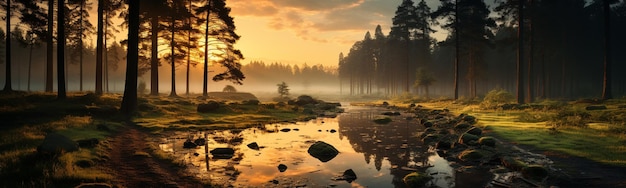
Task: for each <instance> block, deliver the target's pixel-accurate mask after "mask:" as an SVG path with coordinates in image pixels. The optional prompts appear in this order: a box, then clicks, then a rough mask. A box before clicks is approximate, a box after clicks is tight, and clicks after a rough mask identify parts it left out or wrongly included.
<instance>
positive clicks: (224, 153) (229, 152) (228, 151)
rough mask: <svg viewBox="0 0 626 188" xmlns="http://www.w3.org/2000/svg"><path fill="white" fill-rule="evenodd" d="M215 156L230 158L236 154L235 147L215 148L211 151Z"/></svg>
mask: <svg viewBox="0 0 626 188" xmlns="http://www.w3.org/2000/svg"><path fill="white" fill-rule="evenodd" d="M210 152H211V155H213V157H214V158H218V159H230V158H232V157H233V155H235V150H234V149H233V148H215V149H213V150H211V151H210Z"/></svg>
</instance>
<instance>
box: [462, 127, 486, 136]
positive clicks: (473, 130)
mask: <svg viewBox="0 0 626 188" xmlns="http://www.w3.org/2000/svg"><path fill="white" fill-rule="evenodd" d="M465 133H467V134H473V135H476V136H480V135H481V134H483V130H482V129H480V128H478V127H472V128H471V129H469V130H467V132H465Z"/></svg>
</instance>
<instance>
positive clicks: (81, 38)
mask: <svg viewBox="0 0 626 188" xmlns="http://www.w3.org/2000/svg"><path fill="white" fill-rule="evenodd" d="M84 6H85V1H82V2H80V18H79V19H78V20H79V21H78V22H79V23H80V27H79V28H80V29H79V30H80V31H79V33H80V34H79V35H78V50H79V52H78V54H79V55H78V56H79V64H80V73H79V74H80V81H79V82H80V86H79V91H83V8H84Z"/></svg>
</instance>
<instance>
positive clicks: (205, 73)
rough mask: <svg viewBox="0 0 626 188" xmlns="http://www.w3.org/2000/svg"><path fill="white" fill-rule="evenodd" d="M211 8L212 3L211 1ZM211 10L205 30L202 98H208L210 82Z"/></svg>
mask: <svg viewBox="0 0 626 188" xmlns="http://www.w3.org/2000/svg"><path fill="white" fill-rule="evenodd" d="M207 3H209V7H210V6H211V1H210V0H209V1H208V2H207ZM210 16H211V10H210V8H209V10H207V13H206V22H205V28H204V71H203V72H202V96H204V97H207V96H208V93H207V90H208V84H209V83H208V82H209V23H210V19H209V18H210Z"/></svg>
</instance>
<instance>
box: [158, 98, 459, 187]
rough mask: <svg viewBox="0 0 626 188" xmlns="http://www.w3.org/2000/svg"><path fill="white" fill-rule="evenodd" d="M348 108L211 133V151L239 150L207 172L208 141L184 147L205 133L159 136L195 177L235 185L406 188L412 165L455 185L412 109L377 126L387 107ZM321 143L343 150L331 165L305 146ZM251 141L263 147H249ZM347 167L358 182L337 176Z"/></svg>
mask: <svg viewBox="0 0 626 188" xmlns="http://www.w3.org/2000/svg"><path fill="white" fill-rule="evenodd" d="M344 108H346V113H343V114H341V115H339V116H338V117H337V118H319V119H316V120H312V121H309V122H301V123H296V124H275V125H265V126H263V127H259V128H250V129H246V130H240V131H232V130H226V131H211V132H207V138H208V147H209V151H210V150H212V149H215V148H220V147H230V148H234V149H235V155H234V156H233V158H231V159H209V171H207V168H206V160H205V156H206V155H205V149H204V146H200V147H197V148H196V149H183V142H184V141H185V140H186V139H191V140H195V139H197V138H201V137H204V132H176V133H171V134H169V135H171V136H169V137H168V138H163V139H161V140H160V142H161V145H160V146H161V149H162V150H164V151H167V152H169V153H172V154H174V155H175V156H177V157H178V158H179V160H182V161H184V163H185V164H188V166H189V170H190V171H191V173H193V174H194V175H195V176H197V177H199V178H201V179H211V180H212V181H213V182H215V183H217V184H223V185H233V186H235V187H276V186H280V187H283V186H287V187H297V186H304V185H306V186H307V187H328V186H336V187H405V186H404V184H403V182H402V178H403V177H404V176H405V175H406V174H408V173H411V171H412V170H417V171H418V172H423V173H429V174H433V177H435V179H434V180H433V182H432V183H433V184H434V185H436V186H437V187H452V186H454V182H451V181H452V180H454V177H453V173H452V168H450V166H449V165H448V162H447V161H445V159H443V158H441V157H438V156H437V155H436V154H435V153H434V152H433V151H432V150H429V148H428V147H426V146H423V144H422V142H421V141H419V138H417V137H416V135H417V134H418V133H419V132H420V131H422V130H423V127H422V126H421V125H419V123H418V121H417V120H415V119H412V118H409V117H412V114H410V113H406V114H404V113H403V114H402V115H401V116H393V117H391V118H392V119H393V122H391V123H389V124H385V125H378V124H375V123H374V122H373V121H372V120H373V119H374V118H376V117H379V116H381V115H380V114H381V113H382V112H385V111H389V110H386V109H383V108H371V107H353V106H347V107H344ZM282 129H290V131H286V132H283V131H281V130H282ZM333 131H337V132H333ZM316 141H324V142H326V143H329V144H331V145H333V146H334V147H335V148H337V150H339V152H340V153H339V155H337V156H336V157H335V158H334V159H332V160H330V161H328V162H325V163H324V162H321V161H319V160H318V159H316V158H314V157H312V156H310V155H309V154H308V153H307V149H308V148H309V146H311V145H312V144H313V143H315V142H316ZM252 142H257V143H258V145H259V146H260V147H261V148H260V149H259V150H254V149H251V148H249V147H247V146H246V145H247V144H249V143H252ZM211 157H212V156H211V155H210V154H209V158H211ZM279 164H284V165H286V166H287V170H286V171H284V172H280V171H279V170H278V165H279ZM431 165H435V167H432V166H431ZM348 169H353V170H354V172H355V173H356V175H357V179H356V180H355V181H353V182H347V181H345V180H333V179H337V177H339V176H341V175H342V174H343V172H344V171H345V170H348Z"/></svg>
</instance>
